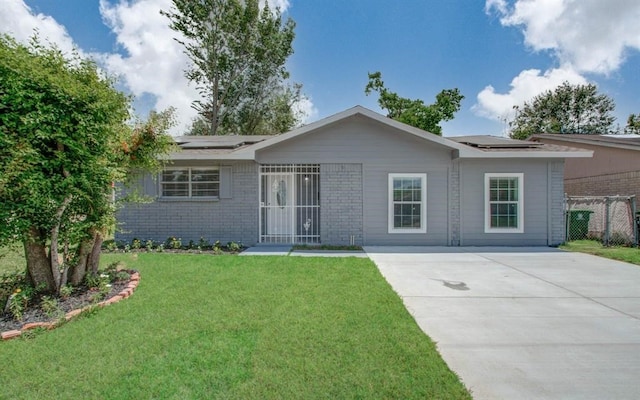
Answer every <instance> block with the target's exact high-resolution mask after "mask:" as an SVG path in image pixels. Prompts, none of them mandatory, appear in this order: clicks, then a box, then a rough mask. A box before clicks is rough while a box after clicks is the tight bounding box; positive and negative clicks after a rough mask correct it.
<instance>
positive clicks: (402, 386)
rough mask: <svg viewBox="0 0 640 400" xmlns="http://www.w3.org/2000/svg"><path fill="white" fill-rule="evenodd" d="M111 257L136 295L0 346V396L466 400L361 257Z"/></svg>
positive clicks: (430, 345) (371, 266)
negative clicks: (126, 271)
mask: <svg viewBox="0 0 640 400" xmlns="http://www.w3.org/2000/svg"><path fill="white" fill-rule="evenodd" d="M118 259H122V260H124V261H125V262H126V263H127V266H128V267H129V268H135V269H138V270H140V272H141V276H142V280H141V283H140V286H139V287H138V289H137V291H136V293H135V294H134V295H133V296H132V297H131V298H129V299H126V300H124V301H122V302H120V303H117V304H115V305H113V306H110V307H107V308H105V309H102V310H100V311H99V312H97V313H94V314H91V315H89V316H86V317H81V318H80V319H78V320H75V321H73V322H71V323H68V324H65V325H63V326H62V327H60V328H58V329H56V330H54V331H51V332H46V333H44V334H40V335H37V336H35V338H32V339H17V340H12V341H8V342H3V343H0V365H2V373H1V374H0V388H1V389H0V393H1V397H3V398H20V399H39V398H47V399H56V398H60V399H88V398H95V399H98V398H99V399H151V398H157V399H196V398H204V399H206V398H234V399H289V398H298V399H314V398H324V399H354V398H361V399H369V398H384V399H391V398H394V399H469V398H470V395H469V393H468V392H467V391H466V390H465V388H464V387H463V385H462V384H461V383H460V381H459V380H458V378H457V377H456V375H455V374H453V373H452V372H451V371H450V370H449V369H448V368H447V366H446V365H445V363H444V362H443V361H442V359H441V358H440V356H439V355H438V353H437V351H436V349H435V347H434V344H433V343H432V342H431V341H430V340H429V338H428V337H426V336H425V335H424V334H423V333H422V332H421V330H420V329H419V327H418V326H417V325H416V323H415V321H414V320H413V319H412V318H411V316H410V315H409V314H408V313H407V311H406V310H405V308H404V307H403V305H402V301H401V300H400V299H399V298H398V296H397V295H396V294H395V293H394V292H393V291H392V289H391V288H390V286H389V285H388V284H387V283H386V281H385V280H384V279H383V278H382V276H381V275H380V273H379V272H378V270H377V269H376V267H375V265H374V264H373V263H372V262H371V261H369V260H367V259H359V258H303V257H265V256H254V257H238V256H207V255H176V254H139V255H137V256H136V255H129V254H128V255H122V254H120V255H113V254H109V255H105V256H103V262H104V263H108V262H113V261H115V260H118Z"/></svg>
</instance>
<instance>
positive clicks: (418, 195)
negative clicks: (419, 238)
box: [388, 174, 427, 233]
mask: <svg viewBox="0 0 640 400" xmlns="http://www.w3.org/2000/svg"><path fill="white" fill-rule="evenodd" d="M388 207H389V233H425V232H426V231H427V174H389V205H388Z"/></svg>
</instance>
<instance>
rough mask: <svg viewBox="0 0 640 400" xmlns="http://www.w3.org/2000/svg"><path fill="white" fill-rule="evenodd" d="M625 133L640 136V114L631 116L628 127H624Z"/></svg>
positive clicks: (628, 119)
mask: <svg viewBox="0 0 640 400" xmlns="http://www.w3.org/2000/svg"><path fill="white" fill-rule="evenodd" d="M624 133H627V134H634V135H640V114H630V115H629V118H627V126H625V127H624Z"/></svg>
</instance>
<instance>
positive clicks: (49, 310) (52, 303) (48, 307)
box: [40, 296, 64, 318]
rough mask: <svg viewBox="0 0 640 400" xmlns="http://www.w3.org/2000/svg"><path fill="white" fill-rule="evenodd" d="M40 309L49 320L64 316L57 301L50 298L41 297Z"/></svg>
mask: <svg viewBox="0 0 640 400" xmlns="http://www.w3.org/2000/svg"><path fill="white" fill-rule="evenodd" d="M40 309H41V310H42V312H44V314H45V315H46V316H47V317H49V318H57V317H60V316H61V315H64V313H63V311H62V310H61V309H60V305H59V304H58V300H57V299H55V298H53V297H50V296H42V299H40Z"/></svg>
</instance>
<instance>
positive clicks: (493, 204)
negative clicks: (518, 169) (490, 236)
mask: <svg viewBox="0 0 640 400" xmlns="http://www.w3.org/2000/svg"><path fill="white" fill-rule="evenodd" d="M523 180H524V177H523V174H522V173H515V174H508V173H504V174H503V173H486V174H485V175H484V198H485V225H484V231H485V232H487V233H522V232H524V202H523V194H524V192H523Z"/></svg>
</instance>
